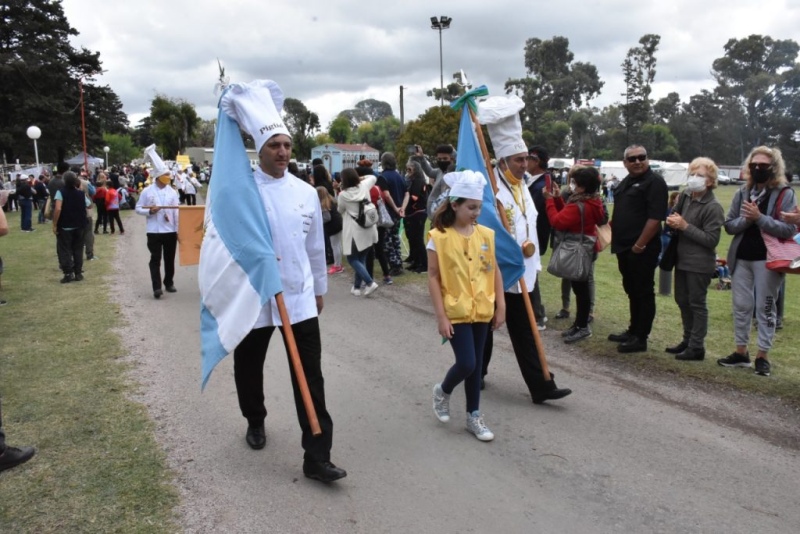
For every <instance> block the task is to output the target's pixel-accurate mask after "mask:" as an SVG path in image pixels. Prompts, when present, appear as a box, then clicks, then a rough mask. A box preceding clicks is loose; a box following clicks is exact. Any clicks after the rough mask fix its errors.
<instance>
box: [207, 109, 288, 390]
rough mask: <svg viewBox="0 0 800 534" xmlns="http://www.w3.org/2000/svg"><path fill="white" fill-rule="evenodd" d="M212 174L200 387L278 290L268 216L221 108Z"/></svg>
mask: <svg viewBox="0 0 800 534" xmlns="http://www.w3.org/2000/svg"><path fill="white" fill-rule="evenodd" d="M213 169H214V176H213V179H212V181H211V184H210V186H209V191H208V198H207V199H206V212H205V236H204V238H203V245H202V247H201V249H200V267H199V270H198V278H199V283H200V297H201V299H202V303H201V310H200V326H201V343H202V359H203V361H202V364H203V369H202V371H203V375H202V386H201V387H203V388H204V387H205V385H206V383H207V382H208V379H209V377H210V376H211V371H213V370H214V367H215V366H216V365H217V364H218V363H219V362H220V361H221V360H222V359H223V358H225V356H227V355H228V354H229V353H230V352H232V351H233V349H235V348H236V346H237V345H238V344H239V343H240V342H241V341H242V340H243V339H244V338H245V336H246V335H247V334H248V333H249V332H250V330H252V328H253V325H255V323H256V320H257V319H258V316H259V313H260V312H261V309H262V308H263V307H264V305H265V304H266V303H267V301H269V299H271V298H272V297H274V296H275V295H276V294H277V293H280V292H281V291H282V287H281V276H280V270H279V268H278V262H277V259H276V256H275V251H274V249H273V246H272V233H271V232H270V227H269V220H268V219H267V214H266V212H265V210H264V205H263V203H262V201H261V195H260V194H259V191H258V186H257V185H256V183H255V181H254V180H253V171H252V169H251V168H250V161H249V160H248V158H247V152H246V151H245V147H244V143H243V141H242V136H241V135H240V133H239V125H238V124H237V123H236V121H234V120H233V119H232V118H230V117H229V116H228V115H227V114H226V113H225V112H224V111H223V110H222V109H220V111H219V114H218V117H217V132H216V138H215V140H214V167H213Z"/></svg>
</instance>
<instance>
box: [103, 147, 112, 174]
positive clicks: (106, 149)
mask: <svg viewBox="0 0 800 534" xmlns="http://www.w3.org/2000/svg"><path fill="white" fill-rule="evenodd" d="M110 151H111V149H110V148H108V147H107V146H104V147H103V152H105V153H106V169H108V153H109V152H110Z"/></svg>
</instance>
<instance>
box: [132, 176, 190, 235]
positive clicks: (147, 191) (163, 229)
mask: <svg viewBox="0 0 800 534" xmlns="http://www.w3.org/2000/svg"><path fill="white" fill-rule="evenodd" d="M178 205H180V199H179V198H178V193H176V192H175V190H174V189H173V188H172V187H170V186H166V187H164V188H163V189H159V187H158V186H157V185H156V184H150V185H148V186H147V187H145V188H144V190H143V191H142V194H141V195H139V201H138V202H136V213H138V214H139V215H144V216H146V217H147V233H148V234H169V233H174V232H177V231H178V217H179V215H178V212H179V211H180V210H178V209H166V210H159V211H157V212H156V213H150V208H151V207H152V206H178Z"/></svg>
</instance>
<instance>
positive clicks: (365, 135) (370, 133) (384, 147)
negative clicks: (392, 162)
mask: <svg viewBox="0 0 800 534" xmlns="http://www.w3.org/2000/svg"><path fill="white" fill-rule="evenodd" d="M399 135H400V119H397V118H395V117H386V118H384V119H381V120H378V121H373V122H365V123H364V124H362V125H361V126H359V127H358V129H357V130H356V132H355V134H354V141H355V142H356V143H364V144H367V145H369V146H371V147H372V148H374V149H376V150H378V152H381V153H383V152H393V151H394V146H395V144H394V143H395V140H396V139H397V137H398V136H399Z"/></svg>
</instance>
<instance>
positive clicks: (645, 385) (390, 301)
mask: <svg viewBox="0 0 800 534" xmlns="http://www.w3.org/2000/svg"><path fill="white" fill-rule="evenodd" d="M127 220H128V222H127V223H126V232H125V235H124V236H119V241H118V250H117V256H116V258H115V270H116V273H117V276H116V279H117V280H118V282H116V283H114V284H113V290H112V291H113V298H114V299H115V300H116V301H117V302H118V303H119V305H120V308H121V311H122V314H123V315H124V317H125V319H126V321H127V323H128V324H127V326H126V327H125V328H124V331H123V336H124V337H123V339H124V340H125V343H126V345H127V346H128V348H129V350H130V354H129V356H128V358H129V360H130V361H131V362H133V363H134V369H133V371H132V372H131V378H132V380H134V381H135V382H137V383H139V384H140V385H141V387H140V389H139V393H138V395H137V396H136V400H137V401H139V402H142V403H143V404H144V405H146V406H147V409H148V410H149V413H150V415H151V417H152V419H153V420H154V421H155V424H156V439H157V441H158V442H159V443H160V444H161V446H162V447H163V449H164V451H165V453H166V455H167V461H168V465H169V467H170V468H171V470H172V471H173V473H174V475H175V486H176V487H177V488H178V489H179V491H180V494H181V498H182V501H181V505H180V507H179V509H178V514H179V521H180V524H181V525H182V527H183V528H184V531H185V532H237V533H238V532H287V533H288V532H292V533H297V532H309V533H319V532H348V533H350V532H365V533H372V532H437V533H439V532H456V531H467V532H487V531H489V530H494V531H497V532H526V533H530V532H540V531H544V530H545V529H551V528H552V529H558V530H560V531H567V532H645V531H647V532H655V531H659V532H711V531H718V532H719V531H726V532H743V533H744V532H752V531H754V530H758V531H759V532H761V533H769V532H776V533H777V532H791V531H794V530H796V527H797V525H798V524H800V506H798V505H800V502H798V499H800V497H798V491H797V480H800V462H798V461H797V449H798V446H799V445H798V443H800V440H799V439H798V437H800V435H799V434H798V428H800V425H798V421H799V420H800V418H798V414H797V413H796V412H794V411H793V410H791V409H790V408H786V407H782V406H781V405H780V404H779V403H776V402H775V401H772V400H768V399H761V398H758V397H754V396H751V395H738V394H729V393H728V394H724V393H723V392H720V391H714V390H713V389H709V388H707V387H699V386H698V385H696V384H693V383H689V384H683V383H681V382H671V381H668V380H665V379H664V377H663V376H652V377H649V376H642V375H641V374H637V375H632V374H630V373H627V372H626V371H624V370H620V369H614V368H612V367H611V366H609V365H608V364H606V363H603V362H598V361H596V360H595V359H593V358H591V357H588V356H586V355H583V354H580V348H579V347H566V348H565V347H564V346H563V344H561V343H559V342H558V340H559V338H558V332H555V331H552V330H548V331H547V332H546V333H545V334H546V335H545V336H544V338H545V345H546V347H547V351H548V355H549V357H550V361H551V366H552V367H553V369H554V371H555V372H556V373H557V374H558V381H559V384H561V385H563V386H566V387H571V388H573V389H574V390H575V394H574V395H573V396H572V397H570V398H569V399H566V400H565V401H563V402H560V403H554V404H553V405H551V406H542V407H534V406H533V405H532V404H531V403H530V400H529V399H528V397H527V394H526V391H525V388H524V384H523V383H522V379H521V378H520V376H519V371H518V369H517V368H516V362H515V361H514V358H513V355H512V354H511V351H510V343H509V342H508V339H507V336H506V335H505V334H501V335H498V336H497V349H496V356H495V358H494V361H493V363H492V369H491V373H490V375H489V377H488V379H489V380H488V381H487V382H488V387H487V390H486V391H485V394H484V396H483V399H482V409H483V410H484V411H485V412H486V419H487V424H488V425H489V426H490V428H492V430H493V431H494V432H495V434H496V435H497V439H496V440H495V441H494V442H492V443H489V444H484V443H479V442H478V441H477V440H475V439H474V438H472V437H471V436H469V435H468V434H466V432H465V431H464V429H463V421H462V418H461V417H459V416H458V414H457V411H458V410H455V409H454V412H456V413H455V414H454V417H453V420H452V421H451V422H450V423H449V424H448V425H442V424H440V423H438V422H437V421H436V420H435V418H434V417H433V415H432V414H431V413H430V411H431V410H430V405H429V404H430V401H429V397H430V387H431V385H432V384H433V383H434V382H435V381H436V380H437V379H438V377H439V375H441V374H443V373H444V371H445V370H446V368H447V366H448V365H450V363H451V360H452V355H451V353H450V349H449V347H448V346H440V345H439V343H438V341H437V340H436V339H435V338H436V336H435V323H434V322H433V320H432V316H431V311H430V305H429V302H428V298H427V296H426V295H425V288H423V287H420V288H409V287H406V288H400V287H397V286H395V287H382V288H381V289H380V290H378V292H376V294H375V295H374V296H372V297H370V298H369V299H356V298H354V297H352V296H351V295H349V293H348V288H349V280H348V279H347V278H349V277H346V275H337V276H336V277H333V278H332V280H331V284H330V290H329V294H328V296H327V297H326V307H325V311H324V312H323V315H322V321H321V324H322V329H323V332H322V334H323V365H324V369H325V374H326V386H327V387H326V389H327V393H328V402H329V409H330V412H331V414H332V416H333V419H334V422H335V424H336V431H335V437H334V450H333V458H332V459H333V461H334V462H335V463H337V464H339V465H341V466H342V467H344V468H345V469H347V470H348V472H349V476H348V477H347V478H346V479H344V480H342V481H340V483H337V484H334V485H331V486H324V485H322V484H319V483H317V482H313V481H309V480H307V479H305V478H304V477H303V476H302V471H301V465H302V450H301V448H300V432H299V429H298V427H297V422H296V416H295V413H294V403H293V400H292V394H291V386H290V384H289V371H288V364H287V363H286V357H285V354H284V350H283V347H282V345H281V343H279V342H273V346H272V347H271V348H270V351H269V354H268V356H267V364H266V366H265V376H266V382H267V386H266V389H267V392H266V394H267V407H268V409H269V411H270V414H269V417H268V418H267V447H266V448H265V449H264V450H262V451H252V450H250V449H249V448H248V447H247V445H246V444H245V442H244V430H245V427H246V423H245V420H244V419H243V418H242V417H241V414H240V413H239V410H238V405H237V401H236V392H235V387H234V384H233V373H232V362H231V358H227V359H226V360H225V361H223V362H222V363H221V364H220V365H219V366H218V368H217V370H216V371H215V372H214V374H213V375H212V377H211V380H210V382H209V385H208V387H207V388H206V391H205V392H203V393H201V392H200V357H199V293H198V290H197V267H196V266H195V267H179V268H178V270H177V275H176V280H175V283H176V286H177V288H178V293H176V294H165V295H164V297H162V299H161V300H155V299H153V297H152V292H151V290H150V284H149V277H148V274H147V262H148V252H147V248H146V236H145V230H144V218H143V217H139V216H135V217H130V218H128V219H127ZM408 276H414V275H408ZM123 278H124V280H125V282H124V283H123ZM462 403H463V393H462V391H461V390H460V389H459V390H456V392H454V396H453V402H452V406H453V407H454V408H455V407H458V406H461V404H462Z"/></svg>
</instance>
